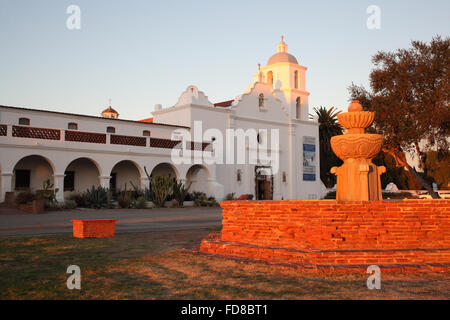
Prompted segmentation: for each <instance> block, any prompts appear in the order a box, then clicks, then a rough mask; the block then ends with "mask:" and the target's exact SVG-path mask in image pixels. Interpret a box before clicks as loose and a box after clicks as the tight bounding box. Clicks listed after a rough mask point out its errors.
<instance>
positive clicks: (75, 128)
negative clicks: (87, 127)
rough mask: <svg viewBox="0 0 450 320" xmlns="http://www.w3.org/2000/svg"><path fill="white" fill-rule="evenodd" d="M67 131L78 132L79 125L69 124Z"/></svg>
mask: <svg viewBox="0 0 450 320" xmlns="http://www.w3.org/2000/svg"><path fill="white" fill-rule="evenodd" d="M67 129H69V130H78V124H77V123H75V122H69V124H68V125H67Z"/></svg>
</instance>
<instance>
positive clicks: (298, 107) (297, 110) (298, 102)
mask: <svg viewBox="0 0 450 320" xmlns="http://www.w3.org/2000/svg"><path fill="white" fill-rule="evenodd" d="M301 104H302V99H301V98H300V97H298V98H297V100H295V113H296V118H297V119H300V111H301Z"/></svg>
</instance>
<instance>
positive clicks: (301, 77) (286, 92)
mask: <svg viewBox="0 0 450 320" xmlns="http://www.w3.org/2000/svg"><path fill="white" fill-rule="evenodd" d="M287 51H288V45H287V44H286V42H285V41H284V37H283V36H281V41H280V43H278V45H277V53H275V54H274V55H272V56H271V57H270V58H269V61H268V62H267V65H266V66H264V67H262V68H260V69H258V72H257V73H256V75H255V79H254V80H255V81H258V82H261V80H262V82H266V83H267V84H269V85H270V86H271V87H272V89H273V90H274V93H275V95H276V96H277V97H278V98H279V99H281V100H282V101H283V102H284V103H285V105H286V106H287V109H288V110H289V115H290V117H291V118H293V119H298V120H308V113H309V110H308V96H309V92H307V91H306V83H305V74H306V69H307V68H306V67H304V66H301V65H299V64H298V61H297V58H295V57H294V56H293V55H291V54H289V53H288V52H287Z"/></svg>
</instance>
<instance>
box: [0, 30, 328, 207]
mask: <svg viewBox="0 0 450 320" xmlns="http://www.w3.org/2000/svg"><path fill="white" fill-rule="evenodd" d="M305 73H306V67H304V66H301V65H299V64H298V62H297V59H296V58H295V57H294V56H293V55H291V54H289V53H288V52H287V44H286V43H285V42H284V41H283V39H282V40H281V42H280V43H279V44H278V46H277V53H275V54H274V55H272V56H271V57H270V59H269V60H268V62H267V65H266V66H264V67H260V68H258V71H257V72H256V74H255V75H254V79H253V82H252V83H251V84H250V85H249V87H248V88H247V89H246V90H245V91H244V92H243V93H242V94H241V95H239V96H237V97H236V98H234V99H233V100H229V101H224V102H219V103H215V104H214V103H211V102H210V101H209V100H208V97H207V96H206V95H205V94H204V93H203V92H202V91H199V90H198V89H197V88H196V87H195V86H189V87H188V88H187V89H186V91H184V92H183V93H182V94H181V96H180V97H179V99H178V101H177V103H176V104H175V105H174V106H173V107H170V108H164V109H163V108H161V106H160V105H156V106H155V111H154V112H153V118H149V119H145V120H140V121H132V120H122V119H120V118H119V115H118V113H117V111H115V110H114V109H113V108H111V107H109V108H107V109H106V110H104V111H103V112H102V115H101V116H98V117H96V116H88V115H81V114H69V113H63V112H53V111H45V110H35V109H29V108H22V107H10V106H0V202H2V201H3V200H4V199H5V194H6V192H19V191H21V190H31V191H35V190H38V189H42V185H43V182H44V181H45V180H47V179H51V181H52V182H53V183H54V185H55V188H58V189H59V191H58V193H57V200H58V201H64V198H65V197H67V196H69V195H70V193H73V192H83V191H85V190H86V189H87V188H89V187H91V186H92V185H94V186H99V185H100V186H104V187H107V188H113V189H123V188H124V187H125V184H126V183H127V184H128V187H129V188H130V181H131V182H132V183H133V184H134V185H135V186H140V187H141V188H144V187H147V186H148V184H149V181H148V180H149V179H148V177H147V175H146V173H145V169H146V170H147V172H148V173H149V174H150V175H151V176H157V175H170V176H171V177H173V178H176V179H177V180H179V181H184V182H186V183H192V185H191V188H190V191H191V192H192V191H202V192H205V193H207V194H208V195H209V196H214V197H215V198H216V199H218V200H221V199H223V198H224V197H225V195H226V194H228V193H232V192H234V193H235V195H236V196H239V195H241V194H252V195H254V199H267V200H269V199H274V200H280V199H317V198H320V197H321V196H322V195H323V193H324V191H325V188H324V186H323V184H322V183H321V181H320V174H319V168H320V165H319V137H318V134H319V133H318V128H319V127H318V123H317V122H315V121H312V120H309V119H308V111H309V110H308V96H309V93H308V92H307V91H306V87H305V84H306V83H305ZM195 121H201V122H202V127H203V130H204V131H205V130H207V129H218V130H220V131H221V132H223V135H224V136H225V131H226V130H227V129H238V128H240V129H243V130H244V131H245V130H247V129H256V130H259V129H266V130H269V132H270V130H271V129H278V130H279V150H275V149H273V148H271V141H264V140H270V139H269V135H270V134H269V135H268V136H267V137H266V136H262V137H260V136H259V135H258V137H257V138H258V143H262V144H268V150H269V153H270V152H277V153H278V158H279V163H278V165H277V166H278V168H277V169H278V170H274V168H273V167H271V166H270V165H267V164H259V163H256V164H249V163H244V164H218V163H211V162H208V163H206V162H200V163H196V164H175V163H174V162H173V161H172V158H171V153H172V148H173V147H174V146H176V145H177V144H178V143H179V141H175V140H174V139H175V138H174V135H173V133H174V131H176V130H178V129H185V130H187V131H191V130H192V128H193V127H194V122H195ZM214 140H215V139H212V140H211V141H206V140H204V141H203V143H200V144H199V143H192V144H188V145H189V146H190V147H192V148H193V149H195V148H196V149H203V148H205V149H206V150H208V146H213V147H212V150H213V149H214ZM195 141H197V140H195ZM246 147H247V151H249V150H248V149H249V148H250V147H249V145H248V144H246ZM213 152H214V150H213ZM211 154H213V153H211ZM144 168H145V169H144Z"/></svg>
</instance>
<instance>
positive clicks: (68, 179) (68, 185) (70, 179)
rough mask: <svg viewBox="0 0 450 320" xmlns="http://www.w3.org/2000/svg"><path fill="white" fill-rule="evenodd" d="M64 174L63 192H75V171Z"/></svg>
mask: <svg viewBox="0 0 450 320" xmlns="http://www.w3.org/2000/svg"><path fill="white" fill-rule="evenodd" d="M64 174H65V176H64V191H73V190H75V171H66V172H64Z"/></svg>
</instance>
